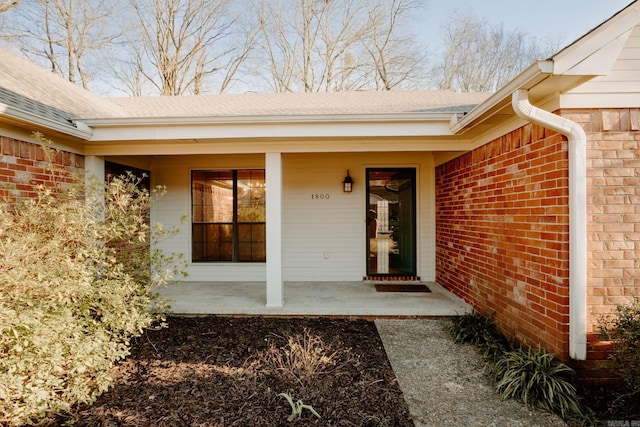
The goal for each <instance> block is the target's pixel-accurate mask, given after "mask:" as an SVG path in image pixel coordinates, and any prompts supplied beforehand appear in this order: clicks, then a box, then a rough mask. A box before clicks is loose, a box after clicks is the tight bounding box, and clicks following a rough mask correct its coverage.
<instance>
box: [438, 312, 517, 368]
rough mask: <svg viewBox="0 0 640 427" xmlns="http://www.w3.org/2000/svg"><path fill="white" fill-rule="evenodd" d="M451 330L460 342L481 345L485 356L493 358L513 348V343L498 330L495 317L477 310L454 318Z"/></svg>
mask: <svg viewBox="0 0 640 427" xmlns="http://www.w3.org/2000/svg"><path fill="white" fill-rule="evenodd" d="M449 332H450V333H451V336H452V337H453V341H454V342H456V343H458V344H461V343H464V344H473V345H476V346H478V347H480V349H481V350H482V351H483V353H484V356H485V358H489V359H491V358H493V357H494V356H496V355H500V354H501V353H503V352H505V351H508V350H510V349H511V343H510V342H509V341H508V340H507V339H506V338H505V337H504V335H502V334H501V333H500V331H498V328H497V327H496V324H495V321H494V320H493V318H491V317H488V316H486V315H484V314H481V313H478V312H475V311H474V312H473V313H467V314H464V315H462V316H459V317H456V318H453V319H452V320H451V324H450V326H449Z"/></svg>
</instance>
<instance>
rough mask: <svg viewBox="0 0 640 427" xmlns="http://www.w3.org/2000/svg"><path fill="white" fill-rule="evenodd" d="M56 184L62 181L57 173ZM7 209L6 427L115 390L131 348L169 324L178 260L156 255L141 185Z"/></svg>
mask: <svg viewBox="0 0 640 427" xmlns="http://www.w3.org/2000/svg"><path fill="white" fill-rule="evenodd" d="M51 172H52V175H54V176H60V174H61V173H62V172H60V171H56V170H53V169H52V170H51ZM83 181H84V179H83V178H82V177H75V184H72V185H67V186H66V188H65V187H63V186H62V185H53V186H49V187H44V186H43V187H40V188H39V190H38V197H37V198H34V199H32V200H27V201H24V202H18V203H8V202H4V203H0V424H11V425H25V424H26V425H30V424H37V423H44V422H47V421H49V422H50V421H51V420H53V419H54V418H55V416H56V414H60V413H63V412H66V411H69V410H70V409H71V408H72V407H73V406H74V405H76V404H80V403H90V402H92V401H94V400H95V398H96V397H97V396H98V395H99V394H100V393H102V392H103V391H105V390H106V389H108V387H109V386H110V384H111V382H112V378H111V377H110V370H111V368H112V367H113V365H114V363H115V362H116V361H118V360H119V359H122V358H123V357H125V356H126V355H127V354H128V351H129V340H130V338H131V337H133V336H136V335H138V334H140V333H141V331H142V329H143V328H146V327H149V326H150V325H152V324H154V323H156V322H159V321H161V320H162V319H163V318H164V314H163V313H164V312H165V310H166V308H167V305H166V303H165V302H163V301H161V300H160V299H159V298H158V296H157V294H156V293H154V291H153V289H154V288H155V287H156V286H158V285H161V284H164V283H167V281H168V280H169V279H170V277H171V276H172V274H173V273H174V270H173V269H167V268H166V267H167V266H170V265H173V260H172V259H171V258H169V257H165V256H164V255H162V253H160V252H155V251H152V250H151V249H150V244H149V243H150V241H152V240H154V239H159V238H162V237H166V236H167V234H168V233H169V232H168V231H165V230H163V229H162V227H161V226H156V227H153V228H151V227H149V225H148V222H147V219H148V209H149V206H150V203H151V201H152V200H153V199H154V197H156V196H159V195H160V194H161V193H162V192H163V189H156V190H154V191H153V192H151V193H150V192H148V191H146V190H141V189H139V188H137V185H136V184H137V179H136V178H135V177H133V176H127V177H120V178H115V179H114V180H113V181H112V182H111V183H109V184H107V185H101V186H94V188H91V189H88V190H87V192H86V193H83V185H82V182H83Z"/></svg>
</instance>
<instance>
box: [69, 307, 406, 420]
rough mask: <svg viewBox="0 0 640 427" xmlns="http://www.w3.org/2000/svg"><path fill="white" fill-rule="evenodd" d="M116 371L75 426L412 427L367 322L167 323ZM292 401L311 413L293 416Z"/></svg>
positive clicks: (251, 320) (203, 320)
mask: <svg viewBox="0 0 640 427" xmlns="http://www.w3.org/2000/svg"><path fill="white" fill-rule="evenodd" d="M168 323H169V327H168V328H165V329H160V330H150V331H147V332H146V333H145V334H144V335H143V336H142V337H139V338H137V339H136V340H135V342H134V344H133V348H132V354H131V356H130V357H128V358H127V359H126V360H125V361H123V362H122V363H121V364H120V365H119V366H118V367H117V368H116V376H117V383H116V385H115V386H114V388H112V389H111V390H110V391H109V392H107V393H105V394H103V395H102V396H101V397H100V398H99V399H98V401H97V402H95V403H94V404H93V405H92V406H91V407H88V408H83V409H80V410H78V411H77V412H76V414H75V417H74V418H75V421H76V423H75V425H79V426H101V427H112V426H289V425H305V426H307V425H318V426H413V422H412V421H411V419H410V417H409V412H408V410H407V407H406V404H405V402H404V399H403V396H402V392H401V391H400V389H399V387H398V384H397V383H396V378H395V375H394V373H393V371H392V369H391V367H390V365H389V362H388V360H387V356H386V354H385V351H384V348H383V346H382V342H381V341H380V338H379V336H378V333H377V330H376V328H375V325H374V324H373V323H372V322H369V321H365V320H345V319H329V318H318V319H280V318H257V317H256V318H254V317H248V318H227V317H214V316H211V317H193V318H180V317H174V318H170V319H169V321H168ZM280 393H287V394H289V395H290V396H291V397H292V398H293V401H294V402H295V401H297V400H301V401H302V402H303V403H304V404H305V405H311V407H312V408H313V409H314V410H315V411H317V413H318V414H319V415H320V416H321V418H320V419H318V418H317V417H316V416H315V415H313V414H312V413H311V411H310V410H308V409H303V410H302V413H301V415H300V416H297V417H292V416H291V414H292V408H291V406H290V405H289V403H288V402H287V400H286V399H285V398H284V397H282V396H278V394H280Z"/></svg>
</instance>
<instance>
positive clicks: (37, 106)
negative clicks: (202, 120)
mask: <svg viewBox="0 0 640 427" xmlns="http://www.w3.org/2000/svg"><path fill="white" fill-rule="evenodd" d="M0 58H1V60H0V103H3V104H6V105H9V106H11V107H12V108H15V109H18V110H21V111H27V112H30V113H33V114H36V115H38V116H40V117H43V118H46V119H49V120H53V121H56V122H58V123H63V124H65V125H70V126H71V125H73V123H74V120H83V119H85V120H87V119H123V120H126V119H129V118H163V117H166V118H180V117H247V116H302V115H307V116H313V115H345V114H392V113H419V112H425V113H428V112H434V113H452V114H455V113H457V114H464V113H466V112H468V111H470V110H471V109H472V108H473V107H474V106H475V105H477V104H479V103H480V102H482V101H484V100H485V99H486V98H487V97H488V94H479V93H455V92H451V91H448V90H437V91H411V92H400V91H386V92H375V91H352V92H322V93H277V94H274V93H270V94H256V93H252V94H238V95H201V96H175V97H166V96H165V97H162V96H154V97H135V98H134V97H131V98H104V97H100V96H97V95H95V94H93V93H91V92H89V91H87V90H84V89H82V88H81V87H79V86H77V85H75V84H72V83H70V82H68V81H66V80H65V79H63V78H61V77H59V76H58V75H56V74H54V73H52V72H49V71H47V70H45V69H43V68H41V67H40V66H38V65H35V64H33V63H32V62H30V61H29V60H27V59H24V58H22V57H20V56H18V55H16V54H14V53H12V52H10V51H8V50H5V49H0Z"/></svg>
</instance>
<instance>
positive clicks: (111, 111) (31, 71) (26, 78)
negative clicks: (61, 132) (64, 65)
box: [0, 48, 125, 122]
mask: <svg viewBox="0 0 640 427" xmlns="http://www.w3.org/2000/svg"><path fill="white" fill-rule="evenodd" d="M0 58H1V59H0V88H1V89H2V90H0V102H1V103H4V104H7V105H10V106H11V107H13V108H17V109H21V110H24V111H28V112H32V113H35V114H38V115H41V116H42V117H46V118H48V119H52V120H56V121H66V122H68V121H70V120H73V119H79V118H88V117H119V116H123V115H124V114H125V113H124V112H123V111H122V110H121V109H120V107H118V106H117V105H116V104H114V103H112V102H111V101H109V100H108V99H106V98H101V97H99V96H97V95H94V94H93V93H91V92H89V91H87V90H84V89H83V88H81V87H79V86H77V85H75V84H73V83H71V82H69V81H67V80H65V79H63V78H61V77H60V76H58V75H56V74H54V73H52V72H50V71H47V70H45V69H44V68H42V67H40V66H38V65H36V64H34V63H32V62H31V61H29V60H28V59H25V58H22V57H20V56H18V55H16V54H15V53H13V52H10V51H8V50H6V49H2V48H0Z"/></svg>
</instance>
